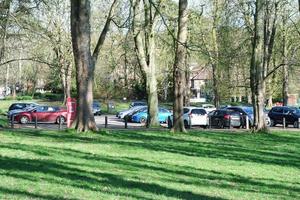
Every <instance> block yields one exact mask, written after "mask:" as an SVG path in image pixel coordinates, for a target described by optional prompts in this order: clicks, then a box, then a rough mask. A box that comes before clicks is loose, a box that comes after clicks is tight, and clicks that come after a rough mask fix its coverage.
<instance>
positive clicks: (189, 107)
mask: <svg viewBox="0 0 300 200" xmlns="http://www.w3.org/2000/svg"><path fill="white" fill-rule="evenodd" d="M183 108H187V109H202V110H205V109H204V108H202V107H196V106H186V107H183Z"/></svg>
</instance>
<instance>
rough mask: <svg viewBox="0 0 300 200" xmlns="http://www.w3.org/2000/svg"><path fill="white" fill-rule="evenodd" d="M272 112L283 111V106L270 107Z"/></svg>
mask: <svg viewBox="0 0 300 200" xmlns="http://www.w3.org/2000/svg"><path fill="white" fill-rule="evenodd" d="M272 112H276V113H283V108H282V107H276V108H273V109H272Z"/></svg>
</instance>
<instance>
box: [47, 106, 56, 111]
mask: <svg viewBox="0 0 300 200" xmlns="http://www.w3.org/2000/svg"><path fill="white" fill-rule="evenodd" d="M47 111H48V112H53V111H55V109H54V108H53V107H48V109H47Z"/></svg>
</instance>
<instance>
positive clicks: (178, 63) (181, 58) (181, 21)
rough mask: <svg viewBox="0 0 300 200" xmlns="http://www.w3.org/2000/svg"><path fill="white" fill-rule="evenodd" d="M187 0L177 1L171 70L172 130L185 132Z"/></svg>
mask: <svg viewBox="0 0 300 200" xmlns="http://www.w3.org/2000/svg"><path fill="white" fill-rule="evenodd" d="M187 27H188V2H187V0H180V1H179V13H178V34H177V44H176V45H177V46H176V54H175V63H174V69H173V70H174V71H173V81H174V97H175V98H174V105H173V122H174V125H173V129H172V131H174V132H186V130H185V127H184V123H183V103H184V102H183V100H184V90H185V89H186V88H185V82H186V78H185V69H186V56H187V44H186V43H187V36H188V30H187Z"/></svg>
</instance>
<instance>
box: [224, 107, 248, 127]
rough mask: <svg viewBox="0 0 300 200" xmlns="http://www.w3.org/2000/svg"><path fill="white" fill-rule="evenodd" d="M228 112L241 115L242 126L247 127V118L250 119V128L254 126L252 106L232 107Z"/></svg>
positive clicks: (228, 108)
mask: <svg viewBox="0 0 300 200" xmlns="http://www.w3.org/2000/svg"><path fill="white" fill-rule="evenodd" d="M226 110H229V111H232V112H236V113H239V114H240V117H241V120H242V126H244V127H245V126H246V117H248V122H249V126H253V124H254V114H253V107H250V106H230V107H227V108H226Z"/></svg>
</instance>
